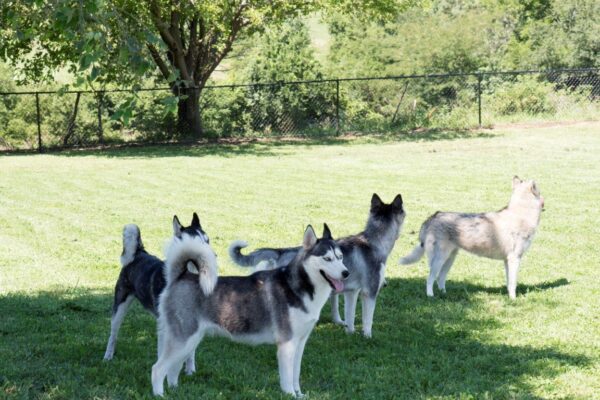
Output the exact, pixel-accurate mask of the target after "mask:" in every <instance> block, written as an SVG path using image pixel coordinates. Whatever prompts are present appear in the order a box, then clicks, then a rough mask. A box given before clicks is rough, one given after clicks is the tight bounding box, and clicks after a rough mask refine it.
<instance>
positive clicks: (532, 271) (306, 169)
mask: <svg viewBox="0 0 600 400" xmlns="http://www.w3.org/2000/svg"><path fill="white" fill-rule="evenodd" d="M598 132H600V126H598V124H593V123H585V124H576V125H571V126H555V127H545V128H536V129H534V128H518V127H508V128H504V129H499V130H496V131H485V132H481V133H473V134H468V133H467V134H465V133H454V132H447V133H444V132H442V133H435V134H432V135H427V134H426V135H425V136H424V138H423V139H424V140H422V141H415V138H414V136H408V137H384V138H380V137H366V138H357V139H353V140H339V141H338V140H323V141H318V140H317V141H311V142H308V143H306V142H305V143H303V142H298V143H291V144H284V145H280V144H262V143H252V144H246V145H230V146H200V147H177V146H169V147H151V148H145V149H123V150H110V151H104V152H71V153H64V154H53V155H41V156H40V155H28V156H3V157H1V158H0V171H1V173H0V338H1V340H0V360H2V362H0V397H8V398H47V399H58V398H110V399H113V398H150V397H151V395H150V393H151V390H150V381H149V373H150V367H151V365H152V363H153V362H154V361H155V359H156V355H155V340H156V338H155V324H154V320H153V318H152V317H151V316H149V315H148V314H147V313H145V312H143V311H142V309H141V307H139V306H138V305H135V306H134V307H133V309H132V310H131V312H130V315H128V317H127V318H126V320H125V323H124V325H123V328H122V332H121V335H120V338H119V343H118V346H117V354H116V356H115V359H114V360H113V361H112V362H111V363H104V362H102V361H101V358H102V354H103V352H104V346H105V345H106V340H107V337H108V330H109V317H110V305H111V301H112V287H113V285H114V282H115V280H116V278H117V276H118V273H119V269H120V266H119V264H118V259H119V255H120V253H121V230H122V227H123V225H124V224H126V223H130V222H134V223H137V224H138V225H140V227H141V230H142V236H143V239H144V243H145V245H146V247H147V249H148V250H149V251H150V252H152V253H154V254H157V255H159V256H162V248H163V245H164V243H165V241H166V240H167V239H168V238H169V236H170V235H171V218H172V216H173V214H178V215H179V216H180V218H181V219H182V221H183V222H185V223H187V222H189V220H190V218H191V214H192V212H193V211H197V212H199V214H200V218H201V221H202V224H203V226H204V227H205V229H206V230H207V232H208V233H209V235H210V236H211V244H212V245H213V247H214V248H215V250H216V251H217V253H218V256H219V257H218V260H219V264H220V271H221V273H222V274H225V275H231V274H245V273H248V271H247V270H244V269H242V268H239V267H236V266H234V265H233V264H232V263H231V262H230V261H229V259H228V256H227V246H228V245H229V243H230V242H231V241H232V240H234V239H245V240H247V241H248V242H249V243H250V249H254V248H256V247H261V246H274V245H275V246H289V245H297V244H299V243H300V240H301V236H302V232H303V229H304V227H305V226H306V224H308V223H311V224H313V225H314V226H315V227H317V228H318V229H320V227H321V224H322V222H327V223H328V224H329V225H330V227H331V228H332V231H333V234H334V235H335V236H342V235H347V234H352V233H356V232H358V231H360V230H361V229H362V228H363V226H364V223H365V220H366V217H367V212H368V208H369V200H370V197H371V194H372V193H373V192H377V193H379V194H380V195H381V196H382V198H383V199H384V200H385V201H391V200H392V199H393V196H394V195H395V194H397V193H402V195H403V197H404V200H405V208H406V210H407V213H408V215H407V219H406V223H405V227H404V230H403V233H402V235H401V237H400V239H399V240H398V242H397V244H396V247H395V249H394V251H393V253H392V255H391V256H390V259H389V263H388V268H387V276H388V282H389V285H388V287H386V288H385V289H384V290H383V291H382V293H381V296H380V298H379V301H378V306H377V310H376V315H375V323H374V328H373V334H374V338H373V339H372V340H366V339H364V338H362V337H360V336H359V335H353V336H348V335H346V334H345V333H344V332H343V330H342V329H341V328H340V327H338V326H334V325H332V324H331V323H330V322H329V306H326V308H325V310H324V311H323V317H322V322H321V323H320V324H319V325H318V326H317V328H316V330H315V332H314V333H313V336H312V337H311V339H310V340H309V343H308V345H307V349H306V353H305V358H304V367H303V372H302V386H303V389H304V391H306V392H309V393H310V395H311V397H314V398H324V399H334V398H335V399H338V398H340V399H341V398H373V399H375V398H378V399H379V398H410V399H413V398H436V399H438V398H448V399H454V398H464V399H470V398H477V399H479V398H501V399H504V398H580V399H589V398H595V397H598V393H600V383H599V381H598V379H597V377H598V375H599V373H600V333H599V332H600V316H599V314H598V312H597V310H598V309H600V307H599V306H600V282H599V281H598V279H596V275H597V268H598V267H597V256H596V255H597V244H598V243H599V242H600V228H599V227H598V224H597V221H599V220H600V218H599V217H600V209H599V208H598V200H600V198H599V195H598V190H597V188H598V187H600V185H599V184H600V162H599V161H600V159H599V158H598V154H600V137H599V136H598ZM514 174H519V175H521V176H524V177H531V178H535V179H536V180H537V182H538V184H539V186H540V188H541V191H542V194H543V195H544V197H545V198H546V212H544V213H543V214H542V223H541V226H540V229H539V232H538V235H537V236H536V238H535V240H534V242H533V245H532V247H531V249H530V251H529V252H528V253H527V255H526V256H525V258H524V260H523V264H522V269H521V273H520V278H519V283H520V285H519V289H518V295H519V297H518V299H517V300H516V301H514V302H513V301H510V300H509V299H508V297H507V296H506V293H505V291H506V289H505V288H504V279H505V278H504V268H503V266H502V263H501V262H498V261H493V260H487V259H482V258H476V257H474V256H471V255H467V254H465V253H460V254H459V256H458V257H457V260H456V262H455V264H454V266H453V269H452V271H451V272H450V274H449V279H448V283H447V288H448V294H447V295H446V296H443V297H437V298H436V299H433V300H430V299H427V298H426V296H425V277H426V275H427V268H426V262H425V260H422V261H420V262H419V263H418V264H416V265H414V266H407V267H400V266H398V265H397V260H398V258H399V257H400V256H401V255H404V254H406V253H407V252H409V251H410V250H411V249H412V247H413V246H414V245H415V244H416V242H417V233H418V231H419V227H420V225H421V223H422V222H423V220H424V219H425V218H427V216H429V215H430V214H431V213H433V212H435V211H436V210H449V211H472V212H477V211H488V210H495V209H499V208H501V207H503V206H504V205H505V204H506V202H507V201H508V198H509V195H510V179H511V178H512V176H513V175H514ZM358 314H359V315H358V317H357V318H360V307H359V308H358ZM358 327H359V328H360V323H359V324H358ZM197 359H198V372H197V374H196V375H194V376H193V377H182V379H181V384H180V387H179V388H178V389H176V390H170V391H168V397H169V398H176V399H178V398H182V399H183V398H190V397H194V398H211V399H212V398H233V397H236V398H283V397H282V396H281V395H280V393H279V389H278V374H277V365H276V358H275V350H274V348H273V347H269V346H259V347H249V346H244V345H237V344H231V343H230V342H227V341H226V340H224V339H208V340H207V341H206V342H205V343H203V344H202V345H201V346H200V348H199V350H198V354H197Z"/></svg>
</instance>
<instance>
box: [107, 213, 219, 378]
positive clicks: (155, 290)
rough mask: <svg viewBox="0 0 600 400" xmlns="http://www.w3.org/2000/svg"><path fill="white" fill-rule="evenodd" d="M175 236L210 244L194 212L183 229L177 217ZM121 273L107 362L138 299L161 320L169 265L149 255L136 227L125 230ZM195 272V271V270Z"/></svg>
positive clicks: (190, 367)
mask: <svg viewBox="0 0 600 400" xmlns="http://www.w3.org/2000/svg"><path fill="white" fill-rule="evenodd" d="M173 235H174V237H177V238H197V239H198V240H199V241H202V242H204V243H209V238H208V235H207V234H206V232H204V230H202V226H201V225H200V218H198V215H197V214H196V213H194V217H193V218H192V224H191V225H190V226H188V227H183V226H182V225H181V223H179V219H178V218H177V216H174V217H173ZM121 265H122V267H123V268H122V269H121V274H120V275H119V279H118V280H117V284H116V286H115V298H114V303H113V309H112V318H111V321H110V337H109V338H108V345H107V346H106V352H105V353H104V359H105V360H111V359H112V358H113V355H114V353H115V346H116V344H117V336H118V334H119V328H120V327H121V323H122V322H123V318H125V314H127V310H128V309H129V306H130V305H131V302H132V301H133V300H134V299H138V301H139V302H140V303H142V306H144V308H145V309H146V310H148V311H150V313H152V315H154V316H155V317H158V301H159V296H160V294H161V293H162V291H163V289H164V288H165V285H166V281H165V275H164V265H165V263H164V262H163V261H162V260H160V259H159V258H157V257H155V256H153V255H151V254H148V252H146V250H145V249H144V245H143V243H142V236H141V234H140V228H139V227H138V226H137V225H135V224H129V225H125V227H124V228H123V253H122V254H121ZM191 272H195V271H191ZM195 369H196V368H195V365H194V354H193V353H192V354H190V357H189V359H188V360H187V361H186V368H185V370H186V373H187V374H191V373H193V372H194V371H195Z"/></svg>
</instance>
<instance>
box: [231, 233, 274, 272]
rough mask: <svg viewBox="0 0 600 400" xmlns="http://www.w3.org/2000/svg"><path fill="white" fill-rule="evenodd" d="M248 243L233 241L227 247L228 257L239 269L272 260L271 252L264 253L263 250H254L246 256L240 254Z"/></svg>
mask: <svg viewBox="0 0 600 400" xmlns="http://www.w3.org/2000/svg"><path fill="white" fill-rule="evenodd" d="M247 246H248V243H246V242H245V241H243V240H236V241H233V242H232V243H231V244H230V245H229V257H231V260H232V261H233V262H234V263H236V264H237V265H239V266H240V267H254V266H256V265H258V264H259V263H261V262H262V261H268V262H270V261H271V259H272V258H273V256H274V255H273V254H271V253H272V252H265V251H263V249H259V250H255V251H253V252H252V253H250V254H248V255H244V254H242V251H241V250H242V249H243V248H244V247H247Z"/></svg>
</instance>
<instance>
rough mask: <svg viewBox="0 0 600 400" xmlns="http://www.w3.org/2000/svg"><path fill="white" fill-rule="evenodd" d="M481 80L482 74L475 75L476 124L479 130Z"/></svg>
mask: <svg viewBox="0 0 600 400" xmlns="http://www.w3.org/2000/svg"><path fill="white" fill-rule="evenodd" d="M482 79H483V77H482V74H477V115H478V118H477V120H478V123H479V127H480V128H481V80H482Z"/></svg>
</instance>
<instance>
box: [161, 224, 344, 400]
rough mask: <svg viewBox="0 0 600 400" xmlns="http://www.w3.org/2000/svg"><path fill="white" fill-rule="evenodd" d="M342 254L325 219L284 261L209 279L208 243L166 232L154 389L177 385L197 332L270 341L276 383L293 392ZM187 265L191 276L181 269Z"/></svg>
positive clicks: (338, 280) (339, 276)
mask: <svg viewBox="0 0 600 400" xmlns="http://www.w3.org/2000/svg"><path fill="white" fill-rule="evenodd" d="M342 257H343V255H342V251H341V249H340V247H339V246H338V245H337V244H336V242H335V241H334V240H333V239H332V237H331V233H330V231H329V229H328V228H327V225H325V229H324V231H323V237H322V238H321V239H317V237H316V235H315V232H314V230H313V228H312V227H311V226H308V228H307V229H306V231H305V233H304V238H303V241H302V247H301V248H300V250H299V251H298V253H297V255H296V257H295V258H294V260H293V261H292V262H291V263H290V264H289V265H288V266H286V267H284V268H278V269H275V270H270V271H260V272H256V273H254V274H252V275H250V276H245V277H220V278H218V279H217V265H216V259H215V258H214V253H213V252H212V250H211V249H210V246H209V245H208V244H205V243H204V242H203V241H201V240H199V238H194V237H183V238H181V239H179V238H174V239H173V242H172V244H171V246H170V248H169V249H168V251H167V260H166V272H167V275H166V278H167V287H166V288H165V290H164V291H163V293H162V294H161V297H160V302H159V317H158V326H159V343H160V345H159V347H160V353H159V358H158V361H157V362H156V364H154V366H153V367H152V389H153V391H154V394H155V395H162V394H163V383H164V379H165V376H166V377H167V382H168V383H169V385H170V386H175V385H177V380H178V376H179V371H180V370H181V366H182V363H183V361H184V360H185V359H186V358H188V357H189V356H190V355H191V354H193V353H194V351H195V349H196V346H198V344H199V343H200V341H201V340H202V338H203V337H204V336H205V335H222V336H225V337H228V338H230V339H232V340H234V341H239V342H244V343H249V344H260V343H273V344H277V361H278V364H279V377H280V384H281V389H282V390H283V391H284V392H285V393H289V394H295V395H298V396H300V395H301V394H302V393H301V392H300V365H301V362H302V354H303V352H304V346H305V344H306V341H307V339H308V337H309V335H310V333H311V331H312V330H313V328H314V326H315V324H316V322H317V320H318V319H319V314H320V312H321V308H322V307H323V305H324V304H325V302H326V301H327V298H328V297H329V295H330V294H331V290H332V289H334V290H335V291H337V292H339V291H342V290H343V289H344V282H343V281H342V280H343V279H345V278H346V277H347V276H348V270H347V269H346V267H345V266H344V264H343V262H342ZM190 269H192V270H195V271H198V274H196V275H189V274H187V273H186V271H188V270H190Z"/></svg>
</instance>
